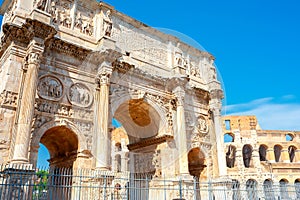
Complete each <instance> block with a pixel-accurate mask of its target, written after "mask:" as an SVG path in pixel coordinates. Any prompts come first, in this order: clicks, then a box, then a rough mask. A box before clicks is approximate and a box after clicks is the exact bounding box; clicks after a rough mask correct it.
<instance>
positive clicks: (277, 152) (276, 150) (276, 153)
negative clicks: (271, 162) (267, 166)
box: [274, 144, 282, 162]
mask: <svg viewBox="0 0 300 200" xmlns="http://www.w3.org/2000/svg"><path fill="white" fill-rule="evenodd" d="M281 151H282V146H281V145H279V144H276V145H275V146H274V156H275V161H276V162H279V161H280V157H281Z"/></svg>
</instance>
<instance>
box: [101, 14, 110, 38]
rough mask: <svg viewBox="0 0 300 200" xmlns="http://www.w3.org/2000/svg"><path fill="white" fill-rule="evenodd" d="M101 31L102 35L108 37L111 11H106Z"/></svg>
mask: <svg viewBox="0 0 300 200" xmlns="http://www.w3.org/2000/svg"><path fill="white" fill-rule="evenodd" d="M103 31H104V35H105V36H108V37H110V36H111V31H112V19H111V11H110V10H108V11H106V13H105V15H104V18H103Z"/></svg>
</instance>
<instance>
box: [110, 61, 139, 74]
mask: <svg viewBox="0 0 300 200" xmlns="http://www.w3.org/2000/svg"><path fill="white" fill-rule="evenodd" d="M112 67H113V71H117V72H119V73H122V74H125V73H127V72H128V71H130V70H131V69H134V68H135V66H134V65H131V64H129V63H126V62H120V61H117V60H116V61H114V62H113V63H112Z"/></svg>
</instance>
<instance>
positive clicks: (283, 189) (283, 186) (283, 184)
mask: <svg viewBox="0 0 300 200" xmlns="http://www.w3.org/2000/svg"><path fill="white" fill-rule="evenodd" d="M288 183H289V182H288V181H287V180H286V179H281V180H280V181H279V186H280V196H281V198H282V199H289V191H288V188H287V187H288Z"/></svg>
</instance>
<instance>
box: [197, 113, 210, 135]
mask: <svg viewBox="0 0 300 200" xmlns="http://www.w3.org/2000/svg"><path fill="white" fill-rule="evenodd" d="M195 129H196V132H198V133H208V124H207V119H206V117H204V116H203V115H201V116H199V117H198V119H197V122H196V127H195Z"/></svg>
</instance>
